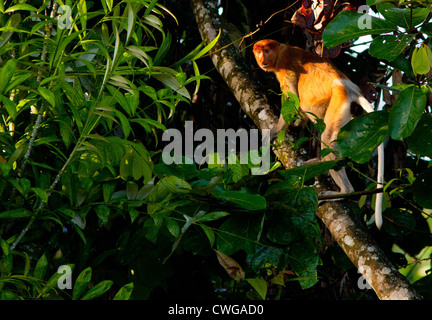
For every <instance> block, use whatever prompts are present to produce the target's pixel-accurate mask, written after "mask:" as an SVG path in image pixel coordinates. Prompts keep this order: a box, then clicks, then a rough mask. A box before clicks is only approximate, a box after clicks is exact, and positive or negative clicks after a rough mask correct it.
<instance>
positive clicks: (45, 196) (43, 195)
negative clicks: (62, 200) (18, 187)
mask: <svg viewBox="0 0 432 320" xmlns="http://www.w3.org/2000/svg"><path fill="white" fill-rule="evenodd" d="M31 190H32V191H33V192H34V193H35V194H36V195H37V196H38V197H39V198H40V199H41V200H42V201H44V202H47V201H48V194H47V193H46V191H45V190H43V189H41V188H31Z"/></svg>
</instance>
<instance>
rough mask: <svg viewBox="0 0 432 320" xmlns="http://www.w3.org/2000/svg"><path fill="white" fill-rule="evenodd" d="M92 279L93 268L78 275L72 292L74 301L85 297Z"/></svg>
mask: <svg viewBox="0 0 432 320" xmlns="http://www.w3.org/2000/svg"><path fill="white" fill-rule="evenodd" d="M91 277H92V269H91V267H88V268H86V269H84V270H83V271H82V272H81V273H80V274H79V275H78V278H77V279H76V281H75V283H74V286H73V291H72V299H73V300H77V299H79V298H80V297H81V296H82V295H83V293H84V292H86V291H87V289H88V285H89V283H90V280H91Z"/></svg>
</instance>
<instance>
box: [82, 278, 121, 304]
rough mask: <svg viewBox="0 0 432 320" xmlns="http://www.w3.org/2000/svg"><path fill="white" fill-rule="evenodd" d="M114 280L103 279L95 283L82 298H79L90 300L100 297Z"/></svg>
mask: <svg viewBox="0 0 432 320" xmlns="http://www.w3.org/2000/svg"><path fill="white" fill-rule="evenodd" d="M113 283H114V282H113V281H111V280H104V281H101V282H99V283H98V284H97V285H95V286H94V287H93V288H91V289H90V290H89V291H88V292H87V293H86V294H85V295H84V296H83V297H82V298H81V300H92V299H95V298H97V297H100V296H101V295H103V294H104V293H105V292H107V291H108V290H109V288H111V286H112V284H113Z"/></svg>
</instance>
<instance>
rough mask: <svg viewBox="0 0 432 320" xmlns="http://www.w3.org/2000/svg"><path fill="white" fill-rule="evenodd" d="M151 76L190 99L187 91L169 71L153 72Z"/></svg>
mask: <svg viewBox="0 0 432 320" xmlns="http://www.w3.org/2000/svg"><path fill="white" fill-rule="evenodd" d="M152 76H153V77H154V78H156V79H157V80H159V81H160V82H162V83H163V84H164V85H166V86H167V87H169V88H171V89H172V90H174V91H175V92H178V93H179V94H181V95H182V96H183V97H185V98H187V99H188V100H190V99H191V96H190V93H189V91H188V90H187V89H186V88H185V87H183V86H182V85H181V84H180V82H178V80H177V79H176V77H175V76H174V75H172V74H169V73H155V74H153V75H152Z"/></svg>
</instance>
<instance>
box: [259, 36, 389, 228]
mask: <svg viewBox="0 0 432 320" xmlns="http://www.w3.org/2000/svg"><path fill="white" fill-rule="evenodd" d="M253 52H254V55H255V59H256V61H257V63H258V66H259V67H260V68H261V69H263V70H264V71H267V72H274V73H275V74H276V78H277V80H278V81H279V84H280V86H281V90H282V92H284V93H286V92H287V91H291V92H293V93H294V94H295V95H297V97H298V98H299V100H300V111H301V112H302V114H306V115H307V117H308V118H309V119H310V120H312V121H314V116H313V115H312V114H314V115H316V116H317V117H318V118H320V119H323V120H324V123H325V124H326V128H325V130H324V132H323V133H322V134H321V146H322V148H325V147H331V148H333V149H335V150H336V149H337V146H336V142H335V141H336V139H337V135H338V133H339V130H340V129H341V128H342V127H343V126H344V125H345V124H347V123H348V122H349V121H350V120H351V118H352V115H351V103H352V102H355V103H358V104H359V105H360V106H361V107H362V108H363V109H364V110H365V111H366V112H373V111H374V109H373V108H372V106H371V105H370V104H369V102H368V101H367V100H366V98H365V97H363V96H362V95H361V93H360V89H359V88H358V87H357V86H356V85H355V84H354V83H353V82H351V80H350V79H348V77H347V76H346V75H344V74H343V73H342V72H340V71H339V70H337V69H336V68H335V67H334V66H333V65H332V64H331V63H330V62H329V61H328V60H327V59H324V58H322V57H320V56H318V55H316V54H313V53H311V52H308V51H306V50H303V49H301V48H298V47H292V46H289V45H286V44H282V43H279V42H277V41H275V40H268V39H266V40H261V41H258V42H257V43H255V45H254V48H253ZM286 125H287V124H286V122H285V120H284V119H283V117H282V115H281V116H280V118H279V121H278V123H277V125H276V126H274V127H273V128H272V129H271V135H272V138H273V137H275V135H277V134H278V132H279V131H280V130H282V129H283V128H284V127H285V126H286ZM335 158H336V156H335V154H334V153H330V154H328V155H326V156H325V157H324V158H323V159H322V160H323V161H327V160H334V159H335ZM316 161H319V159H312V160H311V161H308V163H312V162H316ZM330 174H331V176H332V178H333V179H334V181H335V182H336V184H337V185H338V187H339V188H340V192H336V191H326V192H323V193H324V194H343V193H351V192H353V191H354V188H353V187H352V185H351V182H350V181H349V179H348V176H347V174H346V171H345V168H342V169H340V170H339V171H335V170H330ZM377 181H378V185H377V187H378V188H379V187H382V186H383V181H384V146H383V144H381V145H380V146H379V147H378V174H377ZM382 196H383V194H382V193H378V194H377V195H376V200H375V223H376V225H377V227H378V229H380V228H381V226H382Z"/></svg>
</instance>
